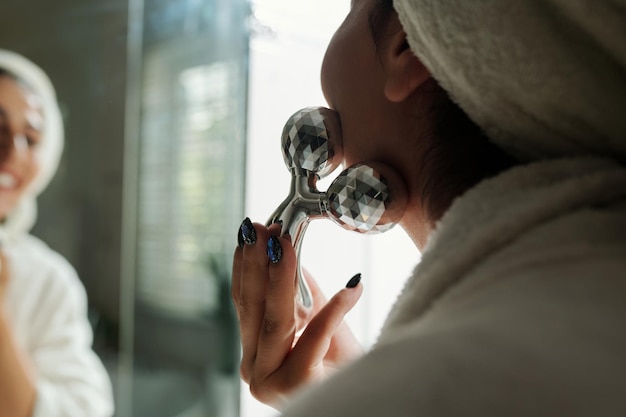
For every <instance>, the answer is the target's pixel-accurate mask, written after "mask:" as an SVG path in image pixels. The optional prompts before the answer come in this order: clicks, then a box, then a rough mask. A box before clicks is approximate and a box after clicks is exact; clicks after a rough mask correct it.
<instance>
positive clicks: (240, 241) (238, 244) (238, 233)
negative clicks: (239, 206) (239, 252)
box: [237, 226, 245, 248]
mask: <svg viewBox="0 0 626 417" xmlns="http://www.w3.org/2000/svg"><path fill="white" fill-rule="evenodd" d="M244 243H245V242H244V241H243V236H242V233H241V226H239V230H237V246H239V247H240V248H243V244H244Z"/></svg>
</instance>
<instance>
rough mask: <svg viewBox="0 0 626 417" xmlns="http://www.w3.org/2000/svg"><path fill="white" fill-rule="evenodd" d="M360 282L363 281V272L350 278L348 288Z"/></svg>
mask: <svg viewBox="0 0 626 417" xmlns="http://www.w3.org/2000/svg"><path fill="white" fill-rule="evenodd" d="M359 282H361V274H360V273H358V274H356V275H355V276H353V277H352V278H350V281H348V283H347V284H346V288H354V287H356V286H357V285H359Z"/></svg>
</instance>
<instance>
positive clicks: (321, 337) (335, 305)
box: [289, 284, 363, 373]
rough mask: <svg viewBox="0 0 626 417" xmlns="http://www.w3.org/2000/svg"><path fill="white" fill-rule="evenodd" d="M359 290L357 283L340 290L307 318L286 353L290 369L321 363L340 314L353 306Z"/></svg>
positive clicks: (291, 370) (359, 286) (341, 316)
mask: <svg viewBox="0 0 626 417" xmlns="http://www.w3.org/2000/svg"><path fill="white" fill-rule="evenodd" d="M362 293H363V285H362V284H357V285H356V286H355V287H353V288H344V289H342V290H341V291H339V292H338V293H337V294H335V295H334V296H333V297H332V298H331V299H330V300H329V301H328V303H327V304H326V305H325V306H324V307H323V308H322V309H321V310H320V311H319V313H318V314H317V315H316V316H315V317H314V318H313V319H312V320H311V322H310V323H309V325H308V326H307V328H306V329H305V331H304V333H302V336H300V339H299V340H298V343H297V344H296V346H295V347H294V349H293V351H292V353H291V354H290V357H289V361H290V365H291V364H293V368H292V367H291V366H290V372H294V373H301V372H308V370H309V369H310V368H313V367H315V366H316V365H320V364H321V363H322V362H323V360H324V357H325V356H326V354H327V352H328V350H329V348H330V346H331V341H332V338H333V336H334V335H335V333H336V332H337V329H338V328H339V327H340V326H341V325H342V323H343V319H344V316H345V315H346V314H347V313H348V312H349V311H350V310H351V309H352V307H354V305H355V304H356V303H357V301H358V300H359V298H360V297H361V294H362ZM302 364H307V365H305V366H302Z"/></svg>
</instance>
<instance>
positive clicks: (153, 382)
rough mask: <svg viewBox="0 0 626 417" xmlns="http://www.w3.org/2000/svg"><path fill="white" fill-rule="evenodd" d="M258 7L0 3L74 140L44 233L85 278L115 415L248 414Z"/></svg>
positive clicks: (126, 0) (69, 140)
mask: <svg viewBox="0 0 626 417" xmlns="http://www.w3.org/2000/svg"><path fill="white" fill-rule="evenodd" d="M249 14H250V7H249V4H248V2H247V1H246V0H230V1H223V0H178V1H168V0H110V1H106V2H102V1H96V0H63V1H61V2H49V1H45V0H19V1H18V0H8V4H7V2H5V4H4V7H3V12H2V14H1V15H0V39H2V45H1V47H2V48H5V49H10V50H13V51H15V52H18V53H20V54H22V55H24V56H26V57H28V58H29V59H31V60H32V61H34V62H36V63H37V64H38V65H39V66H41V67H42V68H43V69H44V71H45V72H46V73H47V74H48V75H49V76H50V78H51V80H52V82H53V84H54V85H55V88H56V90H57V95H58V99H59V102H60V105H61V110H62V113H63V117H64V123H65V132H66V134H65V140H66V146H65V152H64V156H63V159H62V162H61V165H60V168H59V171H58V173H57V175H56V177H55V179H54V180H53V182H52V184H51V185H50V186H49V187H48V189H47V190H46V191H45V193H44V194H42V196H41V197H40V198H39V217H38V222H37V225H36V227H35V229H34V230H33V234H35V235H36V236H39V237H41V238H42V239H43V240H44V241H45V242H47V243H48V244H49V245H50V246H51V247H52V248H53V249H54V250H56V251H58V252H60V253H61V254H62V255H63V256H65V257H66V258H67V259H68V260H69V261H70V263H72V265H73V266H74V267H75V268H76V270H77V272H78V274H79V276H80V278H81V279H82V281H83V283H84V285H85V288H86V290H87V294H88V298H89V303H90V304H89V318H90V322H91V324H92V327H93V330H94V349H95V350H96V352H97V353H98V355H99V356H100V357H101V358H102V360H103V362H104V363H105V366H106V368H107V370H108V371H109V373H110V375H111V379H112V383H113V386H114V391H115V398H116V409H117V411H116V415H118V416H131V415H133V416H148V415H149V416H153V417H161V416H162V417H174V416H180V417H182V416H187V417H192V416H207V415H210V416H215V417H233V416H237V415H238V407H239V374H238V359H239V343H238V340H237V332H236V325H235V318H234V316H233V311H232V310H231V306H230V298H229V297H230V296H229V285H230V284H229V282H230V277H229V274H230V262H231V261H230V260H231V255H232V248H233V247H234V246H235V244H236V239H235V238H236V237H235V234H234V231H235V230H237V227H238V226H239V223H240V221H241V219H242V218H243V198H244V195H243V192H244V172H245V169H244V163H245V159H244V156H245V137H246V134H245V133H246V97H247V71H248V67H247V63H248V38H249V34H248V26H247V22H248V16H249ZM218 399H219V400H218Z"/></svg>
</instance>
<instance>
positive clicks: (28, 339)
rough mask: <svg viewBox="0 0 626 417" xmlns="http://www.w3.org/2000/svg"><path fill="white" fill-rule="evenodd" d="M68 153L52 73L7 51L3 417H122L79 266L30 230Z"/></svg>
mask: <svg viewBox="0 0 626 417" xmlns="http://www.w3.org/2000/svg"><path fill="white" fill-rule="evenodd" d="M62 147H63V126H62V121H61V116H60V112H59V109H58V105H57V103H56V97H55V92H54V89H53V87H52V85H51V83H50V81H49V80H48V77H47V76H46V75H45V74H44V73H43V72H42V71H41V69H39V68H38V67H37V66H35V65H34V64H33V63H32V62H30V61H28V60H27V59H25V58H23V57H22V56H19V55H17V54H15V53H12V52H10V51H5V50H0V220H1V223H0V245H1V246H0V416H1V417H4V416H7V417H8V416H10V417H70V416H72V417H82V416H85V417H87V416H89V417H108V416H110V415H112V413H113V402H112V393H111V386H110V381H109V378H108V376H107V374H106V371H105V369H104V367H103V366H102V363H101V362H100V360H99V358H98V357H97V356H96V354H95V353H94V352H93V350H92V349H91V343H92V330H91V327H90V325H89V322H88V320H87V311H86V307H87V302H86V301H87V300H86V294H85V290H84V288H83V287H82V284H81V282H80V281H79V279H78V277H77V275H76V272H75V271H74V269H73V268H72V266H71V265H70V264H69V263H68V262H67V261H66V260H65V259H64V258H63V257H62V256H61V255H59V254H58V253H56V252H54V251H53V250H51V249H50V248H49V247H48V246H46V244H44V243H43V242H42V241H40V240H39V239H37V238H35V237H34V236H32V235H30V234H29V230H30V228H31V227H32V226H33V224H34V222H35V218H36V207H35V199H36V197H37V195H38V194H39V193H41V191H42V190H43V189H44V188H45V187H46V185H47V184H48V183H49V181H50V179H51V178H52V176H53V175H54V172H55V171H56V168H57V165H58V163H59V158H60V155H61V150H62Z"/></svg>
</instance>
